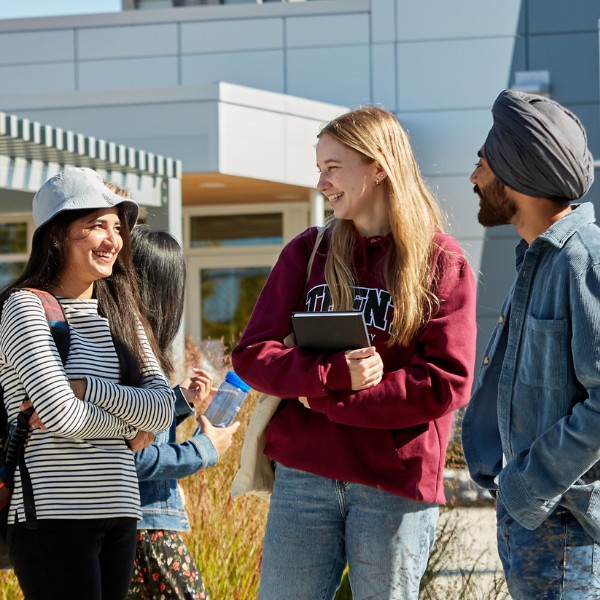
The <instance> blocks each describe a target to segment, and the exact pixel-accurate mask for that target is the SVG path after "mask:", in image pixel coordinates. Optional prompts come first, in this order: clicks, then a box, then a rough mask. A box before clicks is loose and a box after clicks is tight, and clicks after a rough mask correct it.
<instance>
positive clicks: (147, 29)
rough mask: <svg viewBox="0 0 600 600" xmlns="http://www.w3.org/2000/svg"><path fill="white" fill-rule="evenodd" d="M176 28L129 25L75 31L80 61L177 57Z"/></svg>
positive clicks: (168, 24)
mask: <svg viewBox="0 0 600 600" xmlns="http://www.w3.org/2000/svg"><path fill="white" fill-rule="evenodd" d="M177 51H178V50H177V25H175V24H174V23H165V24H162V25H129V26H125V27H94V28H89V29H78V30H77V53H78V56H79V59H80V60H87V59H102V58H124V57H128V58H133V57H143V56H165V55H176V54H177Z"/></svg>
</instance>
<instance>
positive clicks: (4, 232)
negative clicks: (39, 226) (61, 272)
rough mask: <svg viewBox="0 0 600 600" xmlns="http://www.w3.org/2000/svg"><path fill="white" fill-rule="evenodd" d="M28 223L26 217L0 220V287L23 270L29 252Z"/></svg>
mask: <svg viewBox="0 0 600 600" xmlns="http://www.w3.org/2000/svg"><path fill="white" fill-rule="evenodd" d="M30 223H31V221H30V220H29V218H27V217H22V218H18V217H4V218H3V219H2V221H0V288H3V287H5V286H6V285H8V284H9V283H10V282H11V281H13V280H14V279H16V278H17V277H18V276H19V275H20V274H21V272H22V271H23V267H24V266H25V263H26V262H27V257H28V254H29V227H30Z"/></svg>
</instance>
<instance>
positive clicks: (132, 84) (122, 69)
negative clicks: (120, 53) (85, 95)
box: [78, 57, 178, 91]
mask: <svg viewBox="0 0 600 600" xmlns="http://www.w3.org/2000/svg"><path fill="white" fill-rule="evenodd" d="M78 65H79V73H78V81H79V89H80V90H82V91H90V90H114V89H117V90H123V89H131V88H145V87H164V86H174V85H177V73H178V69H177V58H176V57H164V58H163V57H159V58H133V59H122V60H89V61H81V62H79V63H78Z"/></svg>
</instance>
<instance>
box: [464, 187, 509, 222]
mask: <svg viewBox="0 0 600 600" xmlns="http://www.w3.org/2000/svg"><path fill="white" fill-rule="evenodd" d="M473 191H474V192H475V193H476V194H477V195H478V196H479V198H480V202H479V214H478V215H477V219H478V221H479V222H480V223H481V224H482V225H483V226H484V227H496V226H497V225H508V224H509V223H511V222H512V219H513V217H514V216H515V215H516V214H517V207H516V205H515V203H514V202H513V201H512V200H510V199H509V198H508V196H507V194H506V189H505V187H504V184H502V183H501V182H500V181H499V180H498V179H496V178H494V180H493V181H492V183H490V184H489V185H488V186H486V187H485V189H483V190H482V189H481V188H480V187H479V186H477V185H476V186H475V187H474V188H473Z"/></svg>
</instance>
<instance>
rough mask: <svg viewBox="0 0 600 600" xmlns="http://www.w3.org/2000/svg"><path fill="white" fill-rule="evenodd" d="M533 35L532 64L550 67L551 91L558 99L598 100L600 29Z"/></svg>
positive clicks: (530, 47)
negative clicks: (599, 38)
mask: <svg viewBox="0 0 600 600" xmlns="http://www.w3.org/2000/svg"><path fill="white" fill-rule="evenodd" d="M597 27H598V25H597V23H596V31H595V33H574V34H564V35H540V36H532V37H531V38H530V40H529V68H530V69H531V70H539V69H547V70H548V71H550V94H551V96H552V98H554V99H555V100H557V101H558V102H560V103H562V104H565V103H567V104H568V103H569V102H598V101H599V90H598V88H599V85H600V84H599V79H598V30H597Z"/></svg>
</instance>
